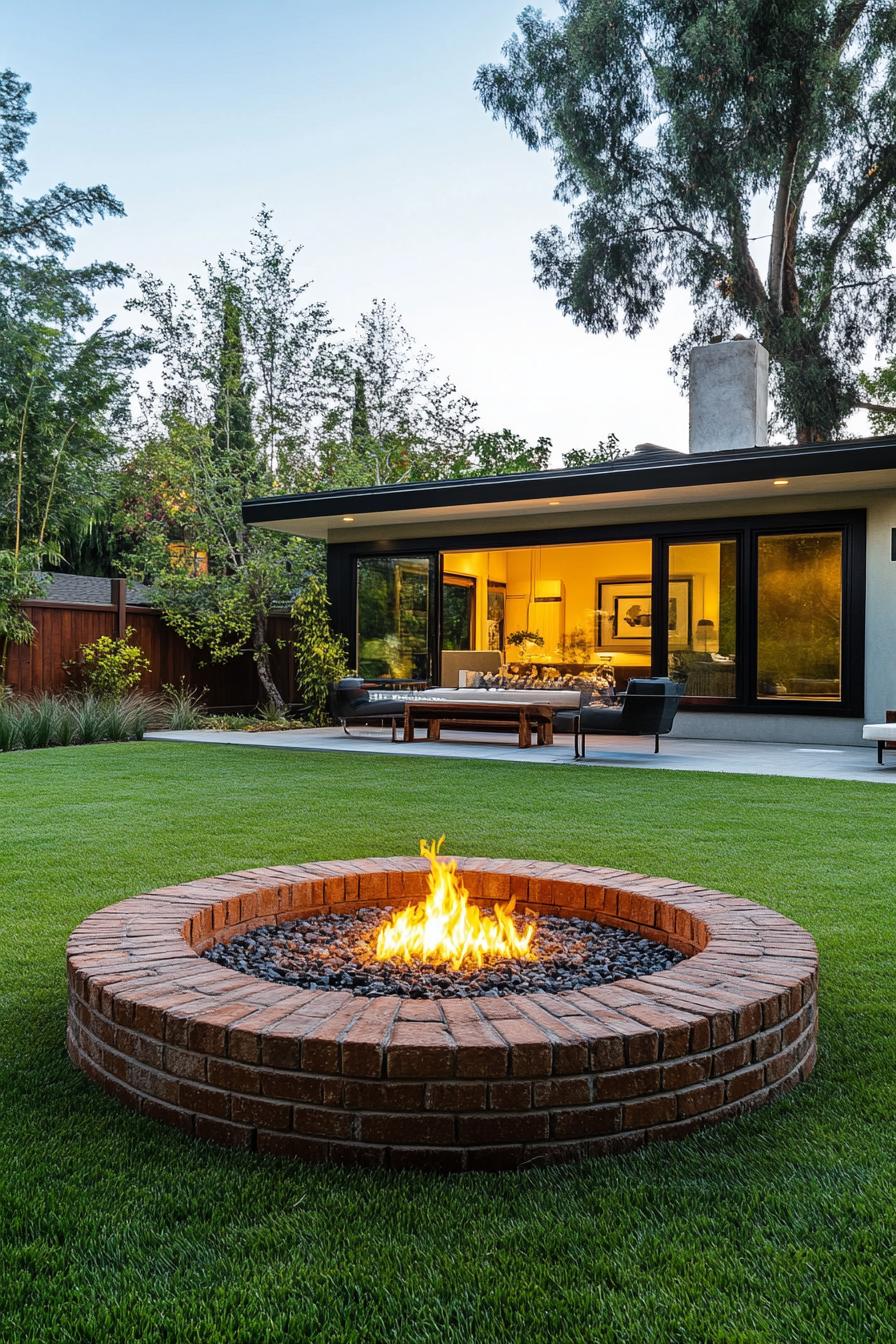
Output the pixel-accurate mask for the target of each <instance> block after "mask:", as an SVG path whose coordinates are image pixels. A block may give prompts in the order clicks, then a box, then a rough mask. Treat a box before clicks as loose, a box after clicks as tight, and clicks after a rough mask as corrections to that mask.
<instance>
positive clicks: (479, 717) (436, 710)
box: [404, 697, 554, 747]
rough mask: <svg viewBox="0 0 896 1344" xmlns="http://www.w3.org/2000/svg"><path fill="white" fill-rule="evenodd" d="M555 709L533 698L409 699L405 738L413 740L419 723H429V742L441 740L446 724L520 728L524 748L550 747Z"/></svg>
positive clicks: (427, 730)
mask: <svg viewBox="0 0 896 1344" xmlns="http://www.w3.org/2000/svg"><path fill="white" fill-rule="evenodd" d="M553 717H554V710H553V708H552V707H551V706H550V705H545V704H537V703H535V702H532V701H521V700H504V699H502V700H497V699H494V700H492V701H491V702H490V703H489V701H487V700H485V699H483V698H479V699H470V700H465V699H463V698H452V699H450V700H448V699H445V700H438V699H435V698H434V697H433V698H429V697H427V698H425V699H417V700H408V701H407V702H406V703H405V706H404V740H405V742H413V740H414V729H415V727H416V725H417V724H418V723H425V724H426V739H427V741H428V742H438V741H439V739H440V737H441V732H442V727H443V725H444V726H445V727H447V728H458V729H475V730H482V729H486V730H488V731H491V732H502V731H508V730H509V729H510V728H514V729H516V732H517V741H518V744H519V746H520V747H529V746H531V745H532V736H533V733H534V735H535V742H536V745H537V746H539V747H542V746H550V744H551V743H552V742H553V740H554V734H553Z"/></svg>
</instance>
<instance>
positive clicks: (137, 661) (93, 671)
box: [78, 626, 149, 696]
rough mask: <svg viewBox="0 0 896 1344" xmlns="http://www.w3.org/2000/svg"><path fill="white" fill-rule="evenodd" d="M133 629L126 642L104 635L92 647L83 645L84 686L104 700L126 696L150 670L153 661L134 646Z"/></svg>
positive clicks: (82, 667)
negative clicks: (150, 661) (110, 697)
mask: <svg viewBox="0 0 896 1344" xmlns="http://www.w3.org/2000/svg"><path fill="white" fill-rule="evenodd" d="M133 634H134V631H133V630H132V628H131V627H130V626H128V628H127V630H125V632H124V638H123V639H113V638H112V636H111V635H101V636H100V638H99V639H96V640H94V642H93V643H92V644H82V645H81V654H80V659H79V662H78V666H79V668H80V672H81V677H82V680H83V682H84V686H85V687H86V689H87V690H88V691H92V692H93V693H94V694H95V695H100V696H122V695H124V694H125V693H126V692H127V691H130V690H133V688H134V687H135V686H136V685H137V683H138V682H139V680H140V678H141V676H142V675H143V673H144V672H147V671H148V670H149V659H148V658H147V657H146V655H145V653H144V652H143V650H142V649H141V648H140V646H139V645H138V644H133V643H132V642H131V640H132V636H133Z"/></svg>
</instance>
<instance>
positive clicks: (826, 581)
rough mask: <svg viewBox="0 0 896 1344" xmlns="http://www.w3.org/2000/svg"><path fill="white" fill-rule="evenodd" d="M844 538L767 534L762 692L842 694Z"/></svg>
mask: <svg viewBox="0 0 896 1344" xmlns="http://www.w3.org/2000/svg"><path fill="white" fill-rule="evenodd" d="M842 573H843V538H842V535H841V534H840V533H839V532H803V533H793V534H792V535H786V536H785V535H781V536H764V537H760V538H759V555H758V575H757V646H756V659H757V661H756V695H757V698H758V699H760V700H768V699H777V700H781V699H788V700H839V699H840V675H841V670H840V662H841V630H842V605H843V603H842Z"/></svg>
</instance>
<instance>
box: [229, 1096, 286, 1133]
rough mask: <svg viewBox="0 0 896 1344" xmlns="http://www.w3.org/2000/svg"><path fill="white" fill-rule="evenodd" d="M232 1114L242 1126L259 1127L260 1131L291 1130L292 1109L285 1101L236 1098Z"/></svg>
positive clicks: (231, 1109) (232, 1103)
mask: <svg viewBox="0 0 896 1344" xmlns="http://www.w3.org/2000/svg"><path fill="white" fill-rule="evenodd" d="M230 1113H231V1116H232V1117H233V1119H234V1120H235V1121H236V1122H237V1124H240V1125H257V1126H258V1127H259V1129H262V1128H263V1129H289V1127H290V1122H291V1120H292V1107H291V1106H290V1105H289V1103H288V1102H285V1101H268V1100H267V1099H265V1098H262V1097H234V1098H233V1100H232V1102H231V1108H230Z"/></svg>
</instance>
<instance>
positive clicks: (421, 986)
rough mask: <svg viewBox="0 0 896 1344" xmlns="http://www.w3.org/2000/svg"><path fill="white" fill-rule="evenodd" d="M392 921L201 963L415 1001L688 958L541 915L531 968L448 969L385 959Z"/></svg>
mask: <svg viewBox="0 0 896 1344" xmlns="http://www.w3.org/2000/svg"><path fill="white" fill-rule="evenodd" d="M390 914H391V907H388V906H386V907H375V908H365V909H362V910H356V911H354V912H353V913H352V914H348V915H338V914H324V915H311V916H309V917H308V918H307V919H297V920H295V921H293V922H292V923H289V924H272V925H265V926H264V927H261V928H257V929H253V930H252V932H251V933H245V934H240V935H239V936H238V937H236V938H233V939H231V941H230V942H228V943H216V944H215V946H214V947H212V948H209V950H208V951H207V952H206V953H204V955H205V956H206V957H207V958H208V959H209V960H210V961H214V962H217V963H218V965H221V966H228V967H230V969H231V970H234V971H242V972H243V973H244V974H247V975H257V976H259V977H260V978H261V979H263V980H271V981H273V982H274V983H276V984H286V985H298V986H301V987H302V988H305V989H343V990H344V989H350V990H351V991H352V993H353V994H360V995H365V996H367V997H368V998H375V997H377V996H378V995H381V994H400V995H403V996H404V997H406V998H411V999H444V998H473V997H475V996H477V995H487V996H490V997H492V998H494V997H498V996H500V995H503V994H533V993H537V992H545V991H547V992H551V993H556V992H557V991H558V990H564V989H582V988H585V987H586V986H588V985H606V984H610V983H611V982H612V981H613V980H625V979H629V978H630V977H632V976H643V975H652V974H653V973H654V972H656V971H664V970H667V969H668V968H669V967H671V966H674V965H676V964H677V963H678V962H679V961H681V960H682V954H681V953H680V952H675V951H673V949H672V948H670V947H667V946H666V945H665V943H657V942H653V941H652V940H650V939H647V938H639V937H638V936H637V934H634V933H628V932H627V931H626V930H625V929H614V928H610V927H608V926H607V925H605V924H598V923H596V922H594V921H593V920H587V919H565V918H561V917H559V916H556V915H545V916H541V917H538V918H537V920H536V930H535V937H534V939H533V941H532V951H533V952H534V958H533V959H532V960H529V959H515V958H501V959H496V960H493V961H491V962H486V963H484V964H483V965H482V966H481V967H479V968H476V967H473V968H472V969H470V970H458V971H455V970H452V969H451V967H450V966H449V965H447V964H442V965H432V964H430V963H428V962H423V961H414V962H412V963H410V964H409V963H406V962H404V961H379V960H377V958H376V956H375V947H376V935H377V932H378V930H379V929H380V927H381V926H382V924H383V922H384V920H385V919H386V918H388V916H389V915H390Z"/></svg>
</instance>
